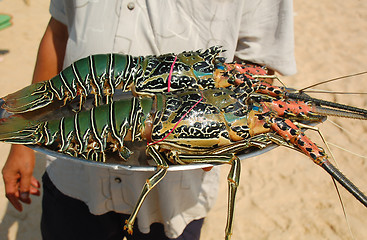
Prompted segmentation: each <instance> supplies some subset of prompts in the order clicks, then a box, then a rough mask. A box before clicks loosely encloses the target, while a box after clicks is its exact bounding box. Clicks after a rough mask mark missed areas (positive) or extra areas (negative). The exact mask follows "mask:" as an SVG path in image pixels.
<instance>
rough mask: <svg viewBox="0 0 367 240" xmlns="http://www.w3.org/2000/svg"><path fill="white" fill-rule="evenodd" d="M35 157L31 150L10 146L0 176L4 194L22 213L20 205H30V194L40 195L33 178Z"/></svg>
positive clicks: (37, 184)
mask: <svg viewBox="0 0 367 240" xmlns="http://www.w3.org/2000/svg"><path fill="white" fill-rule="evenodd" d="M34 165H35V156H34V152H33V150H32V149H30V148H28V147H25V146H23V145H12V147H11V150H10V153H9V156H8V159H7V161H6V163H5V165H4V167H3V170H2V174H3V180H4V183H5V194H6V197H7V198H8V200H9V201H10V203H11V204H12V205H13V206H14V207H15V208H16V209H17V210H18V211H22V210H23V206H22V203H21V202H23V203H26V204H30V203H31V198H30V194H32V195H36V196H39V195H40V191H39V188H40V183H39V182H38V181H37V179H36V178H34V177H33V175H32V174H33V169H34Z"/></svg>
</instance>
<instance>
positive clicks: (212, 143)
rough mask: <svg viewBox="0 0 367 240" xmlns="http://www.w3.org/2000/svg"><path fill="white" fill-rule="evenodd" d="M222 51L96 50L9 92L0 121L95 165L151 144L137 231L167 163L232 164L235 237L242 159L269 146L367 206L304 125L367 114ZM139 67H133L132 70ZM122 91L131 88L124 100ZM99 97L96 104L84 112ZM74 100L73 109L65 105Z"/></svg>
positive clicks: (7, 130)
mask: <svg viewBox="0 0 367 240" xmlns="http://www.w3.org/2000/svg"><path fill="white" fill-rule="evenodd" d="M220 51H221V50H220V48H218V47H212V48H210V49H207V50H204V51H196V52H184V53H181V54H178V55H177V58H176V56H175V55H174V54H167V55H162V56H148V57H146V58H143V57H131V56H126V55H114V54H112V55H97V56H91V57H89V58H86V59H83V60H80V61H77V62H76V63H74V64H72V66H71V67H69V68H67V69H65V70H64V71H63V72H61V73H60V74H59V75H58V76H56V77H55V78H53V79H51V80H49V81H47V82H44V83H38V84H34V85H31V86H29V87H26V88H24V89H22V90H20V91H18V92H16V93H13V94H10V95H8V96H6V97H4V98H3V99H4V105H3V108H4V109H5V110H6V111H8V112H11V113H14V115H12V116H10V117H8V118H4V119H2V120H1V123H0V141H4V142H9V143H18V144H31V145H34V144H37V145H41V146H44V147H46V148H50V149H53V150H55V151H59V152H61V153H63V154H68V155H72V156H75V157H78V158H82V159H88V160H92V161H106V159H107V158H108V157H107V155H109V154H113V153H114V152H117V153H118V155H119V157H120V158H121V159H123V160H128V159H129V157H130V154H131V152H130V150H129V149H128V148H127V147H126V145H125V142H136V141H146V142H147V146H146V152H147V155H149V156H150V157H151V158H152V159H153V160H154V162H155V163H156V165H157V171H156V172H155V173H154V174H153V175H152V176H151V177H150V178H149V179H148V180H147V182H146V184H145V186H144V187H143V190H142V193H141V195H140V198H139V200H138V202H137V204H136V206H135V208H134V210H133V212H132V214H131V217H130V218H129V220H127V221H126V225H125V229H127V231H128V232H129V233H132V231H133V230H132V226H133V224H134V221H135V219H136V216H137V213H138V211H139V209H140V207H141V205H142V204H143V201H144V199H145V198H146V196H147V195H148V193H149V191H150V190H151V189H152V188H153V187H154V186H155V185H156V184H158V183H159V181H160V180H162V179H163V178H164V176H165V174H166V172H167V169H168V168H169V164H168V161H169V162H171V163H172V164H195V163H211V164H230V165H231V166H232V167H231V170H230V172H229V174H228V184H229V193H228V195H229V201H228V202H229V203H228V217H227V226H226V239H230V237H231V235H232V224H233V213H234V204H235V196H236V191H237V187H238V184H239V177H240V160H239V158H238V157H237V155H238V154H241V153H244V152H249V151H252V150H253V149H256V148H265V147H267V146H268V145H270V144H271V143H276V144H278V145H283V146H287V147H291V148H293V149H296V150H298V151H300V152H302V153H304V154H305V155H307V156H309V157H310V158H311V159H312V160H313V161H314V162H315V163H316V164H317V165H319V166H321V167H322V168H324V169H325V170H326V171H327V172H328V173H329V174H330V175H331V176H332V177H333V178H334V179H336V180H337V181H338V182H339V183H340V184H341V185H342V186H344V187H345V188H346V189H347V190H348V191H349V192H350V193H352V194H353V195H354V196H355V197H356V198H357V199H358V200H359V201H360V202H361V203H362V204H364V205H365V206H366V207H367V197H366V196H365V195H364V194H363V193H362V192H361V191H360V190H359V189H358V188H357V187H356V186H355V185H354V184H353V183H351V182H350V181H349V180H348V179H347V178H346V177H345V176H344V175H343V174H342V173H341V172H340V171H339V170H338V169H337V168H335V167H334V166H333V165H332V164H331V163H330V162H329V161H328V156H327V155H326V153H325V152H324V150H323V149H322V148H321V147H318V146H317V145H316V144H315V143H313V142H312V141H311V140H310V139H309V138H308V137H307V136H305V134H304V131H303V130H302V129H301V128H300V127H298V126H297V125H299V124H310V123H320V122H322V121H323V120H324V118H325V116H326V115H337V116H343V117H352V118H357V119H363V120H366V119H367V111H366V110H364V109H359V108H354V107H350V106H345V105H342V104H337V103H333V102H327V101H323V100H319V99H314V98H311V97H309V96H307V95H305V94H301V93H298V92H294V91H290V90H288V89H285V88H282V87H277V86H273V85H270V84H269V83H267V82H265V81H263V80H262V79H263V78H266V77H268V76H265V75H266V69H265V68H261V67H256V66H251V67H249V65H246V64H238V63H230V64H226V63H224V60H223V59H220V58H218V57H217V54H218V53H219V52H220ZM97 59H99V60H98V61H97ZM116 59H119V60H116ZM122 59H125V60H122ZM107 60H108V61H107ZM199 60H200V61H199ZM99 61H102V62H99ZM118 62H124V63H125V65H124V66H120V65H118V64H117V63H118ZM136 62H139V63H138V64H137V65H136ZM82 63H83V64H84V65H83V64H82ZM98 63H100V65H99V64H98ZM132 63H134V64H135V65H134V64H133V65H134V66H135V67H129V66H131V64H132ZM176 64H177V65H176ZM97 65H98V66H97ZM183 69H184V70H183ZM170 79H175V80H172V82H171V80H170ZM168 86H171V87H172V88H171V89H170V87H168ZM187 88H188V89H187ZM116 89H122V90H123V91H131V92H127V93H125V94H124V98H122V99H120V100H116V99H114V95H115V91H116ZM167 91H170V92H167ZM131 93H132V94H131ZM91 94H92V95H94V101H93V105H94V106H92V107H91V108H86V104H85V101H86V99H87V97H88V96H89V95H91ZM75 102H76V104H77V107H72V111H63V109H65V107H64V106H65V105H66V106H71V105H73V104H74V103H75ZM55 110H57V111H60V113H61V115H60V114H59V115H58V114H54V111H55ZM50 111H52V114H50Z"/></svg>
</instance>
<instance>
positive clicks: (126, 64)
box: [3, 54, 141, 113]
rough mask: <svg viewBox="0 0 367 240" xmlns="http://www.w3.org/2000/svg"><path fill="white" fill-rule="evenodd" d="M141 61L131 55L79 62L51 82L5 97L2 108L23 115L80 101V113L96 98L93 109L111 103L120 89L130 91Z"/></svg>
mask: <svg viewBox="0 0 367 240" xmlns="http://www.w3.org/2000/svg"><path fill="white" fill-rule="evenodd" d="M140 62H141V59H140V58H138V57H132V56H130V55H121V54H99V55H92V56H89V57H86V58H83V59H80V60H78V61H76V62H74V63H72V64H71V65H70V66H69V67H67V68H65V69H64V70H63V71H61V72H60V73H59V74H58V75H56V76H55V77H53V78H51V79H50V80H48V81H44V82H39V83H35V84H32V85H30V86H27V87H25V88H23V89H21V90H19V91H17V92H15V93H12V94H9V95H8V96H6V97H4V98H3V100H4V101H5V103H4V105H3V108H4V109H5V110H6V111H8V112H11V113H24V112H30V111H34V110H37V109H40V108H43V107H46V106H48V105H50V104H53V103H54V102H57V101H59V102H60V101H61V103H62V104H59V106H63V105H66V104H67V103H69V102H71V101H73V100H75V99H76V100H78V101H79V109H77V111H80V110H81V109H82V105H83V104H84V101H85V99H86V97H87V96H88V95H90V94H93V95H94V97H95V101H94V105H95V106H98V105H100V104H101V103H102V101H104V103H109V102H111V100H112V96H113V94H114V93H115V90H116V89H117V88H120V89H123V90H124V91H126V90H130V89H129V87H130V85H131V84H132V83H133V81H134V78H135V75H136V72H137V71H136V68H138V66H139V64H140Z"/></svg>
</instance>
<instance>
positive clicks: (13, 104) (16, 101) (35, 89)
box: [2, 82, 53, 114]
mask: <svg viewBox="0 0 367 240" xmlns="http://www.w3.org/2000/svg"><path fill="white" fill-rule="evenodd" d="M47 84H48V82H40V83H35V84H32V85H29V86H27V87H25V88H23V89H21V90H19V91H17V92H15V93H11V94H9V95H7V96H6V97H4V98H3V100H4V101H5V102H4V104H3V105H2V108H3V109H5V110H6V111H7V112H11V113H15V114H17V113H24V112H28V111H29V109H31V110H36V109H39V108H42V107H45V106H47V105H48V104H50V103H52V99H53V92H52V91H48V90H47Z"/></svg>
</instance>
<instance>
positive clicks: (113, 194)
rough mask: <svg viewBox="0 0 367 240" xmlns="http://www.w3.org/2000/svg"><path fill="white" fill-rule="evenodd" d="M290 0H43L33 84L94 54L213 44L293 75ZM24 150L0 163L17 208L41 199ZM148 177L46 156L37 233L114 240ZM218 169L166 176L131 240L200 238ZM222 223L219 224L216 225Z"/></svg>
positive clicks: (154, 51)
mask: <svg viewBox="0 0 367 240" xmlns="http://www.w3.org/2000/svg"><path fill="white" fill-rule="evenodd" d="M292 11H293V6H292V1H291V0H278V1H274V0H265V1H264V0H231V1H220V0H204V1H196V0H183V1H165V0H154V1H143V0H128V1H125V0H111V1H76V0H75V1H66V0H51V4H50V13H51V15H52V17H51V19H50V22H49V24H48V26H47V28H46V31H45V33H44V36H43V38H42V40H41V43H40V46H39V51H38V56H37V60H36V66H35V71H34V76H33V82H38V81H44V80H47V79H50V78H51V77H53V76H54V75H56V74H57V73H58V72H59V71H61V70H62V69H63V68H65V67H67V66H69V65H70V64H71V63H72V62H74V61H76V60H78V59H80V58H83V57H86V56H88V55H91V54H98V53H110V52H113V53H122V54H131V55H135V56H138V55H150V54H156V55H159V54H164V53H169V52H175V53H179V52H182V51H184V50H197V49H204V48H207V47H209V46H212V45H221V46H223V48H224V49H226V50H227V51H226V52H224V53H223V56H224V57H226V59H227V61H232V60H233V59H239V60H246V61H251V62H254V63H258V64H261V65H264V66H266V67H268V68H269V69H273V70H275V71H277V72H279V73H280V74H283V75H290V74H294V73H295V72H296V64H295V59H294V39H293V38H294V36H293V12H292ZM34 162H35V157H34V153H33V151H32V150H29V149H28V148H26V147H24V146H22V145H13V146H12V148H11V151H10V154H9V156H8V160H7V162H6V164H5V165H4V168H3V171H2V172H3V178H4V182H5V189H6V196H7V198H8V199H9V201H10V202H11V203H12V204H13V206H14V207H15V208H16V209H18V210H21V209H22V203H30V202H31V200H30V195H39V193H40V191H39V187H40V184H39V182H38V181H37V180H36V179H35V178H34V177H33V176H32V171H33V168H34ZM150 175H151V173H146V172H138V171H128V170H118V171H117V170H111V169H108V168H101V167H95V166H90V165H85V164H83V163H76V162H72V161H65V160H63V159H52V160H50V162H49V164H48V167H47V170H46V173H45V174H44V176H43V204H42V211H43V213H42V221H41V231H42V236H43V239H53V240H54V239H99V240H100V239H122V236H123V234H125V233H124V231H123V224H124V223H123V219H126V216H128V214H129V213H131V211H132V208H133V206H134V204H135V202H136V200H137V198H138V195H139V194H140V191H141V188H142V186H143V184H144V182H145V180H146V179H147V178H148V177H149V176H150ZM218 178H219V169H218V167H214V168H213V169H212V170H211V171H203V170H202V169H197V170H190V171H179V172H168V174H167V176H166V177H165V178H164V179H163V180H162V181H161V182H160V183H159V184H158V185H157V186H156V188H154V189H153V190H152V192H151V193H150V194H149V195H148V197H147V199H146V200H145V202H144V204H143V206H142V208H141V209H140V211H139V214H138V218H137V222H136V225H137V226H135V227H134V235H133V238H130V236H126V237H127V238H128V239H199V238H200V230H201V226H202V224H203V219H204V218H205V216H206V214H207V212H208V211H209V210H210V208H211V207H212V206H213V204H214V202H215V199H216V197H217V193H218V184H217V183H218ZM223 229H224V226H223Z"/></svg>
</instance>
